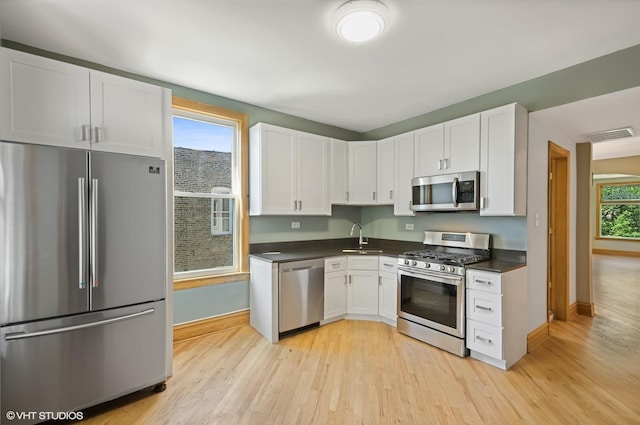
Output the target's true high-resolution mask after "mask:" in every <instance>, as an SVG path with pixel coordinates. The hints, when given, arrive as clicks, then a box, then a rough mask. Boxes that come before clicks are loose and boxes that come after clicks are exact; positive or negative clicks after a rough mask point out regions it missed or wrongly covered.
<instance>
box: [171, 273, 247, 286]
mask: <svg viewBox="0 0 640 425" xmlns="http://www.w3.org/2000/svg"><path fill="white" fill-rule="evenodd" d="M248 280H249V273H248V272H234V273H227V274H220V275H215V276H205V277H196V278H192V279H180V280H174V281H173V290H174V291H180V290H183V289H192V288H200V287H202V286H211V285H221V284H224V283H231V282H243V281H248Z"/></svg>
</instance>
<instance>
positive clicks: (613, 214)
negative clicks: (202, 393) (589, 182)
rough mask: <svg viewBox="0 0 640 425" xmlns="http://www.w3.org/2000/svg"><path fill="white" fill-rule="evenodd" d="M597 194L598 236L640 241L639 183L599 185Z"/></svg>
mask: <svg viewBox="0 0 640 425" xmlns="http://www.w3.org/2000/svg"><path fill="white" fill-rule="evenodd" d="M597 194H598V236H599V237H601V238H615V239H627V240H640V182H638V183H636V182H632V183H610V184H605V183H601V184H598V185H597Z"/></svg>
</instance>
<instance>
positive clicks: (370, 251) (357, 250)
mask: <svg viewBox="0 0 640 425" xmlns="http://www.w3.org/2000/svg"><path fill="white" fill-rule="evenodd" d="M342 252H344V253H345V254H380V253H382V250H381V249H376V248H345V249H343V250H342Z"/></svg>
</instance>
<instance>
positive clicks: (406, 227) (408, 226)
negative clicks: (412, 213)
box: [404, 223, 413, 230]
mask: <svg viewBox="0 0 640 425" xmlns="http://www.w3.org/2000/svg"><path fill="white" fill-rule="evenodd" d="M404 230H413V223H406V224H405V225H404Z"/></svg>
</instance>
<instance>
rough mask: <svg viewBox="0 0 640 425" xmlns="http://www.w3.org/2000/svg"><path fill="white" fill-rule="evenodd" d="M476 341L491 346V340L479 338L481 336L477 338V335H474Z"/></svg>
mask: <svg viewBox="0 0 640 425" xmlns="http://www.w3.org/2000/svg"><path fill="white" fill-rule="evenodd" d="M476 339H477V340H478V341H481V342H484V343H485V344H491V343H493V341H491V339H489V338H483V337H481V336H479V335H476Z"/></svg>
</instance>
